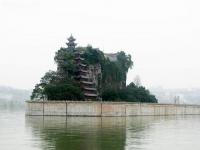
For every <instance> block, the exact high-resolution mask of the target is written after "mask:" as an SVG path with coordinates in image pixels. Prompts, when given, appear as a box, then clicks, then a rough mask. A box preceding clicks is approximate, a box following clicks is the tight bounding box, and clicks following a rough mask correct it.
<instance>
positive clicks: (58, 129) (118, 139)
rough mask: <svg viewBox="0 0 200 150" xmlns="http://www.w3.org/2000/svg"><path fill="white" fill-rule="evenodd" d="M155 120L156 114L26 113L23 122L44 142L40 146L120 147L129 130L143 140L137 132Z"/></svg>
mask: <svg viewBox="0 0 200 150" xmlns="http://www.w3.org/2000/svg"><path fill="white" fill-rule="evenodd" d="M156 120H158V118H157V119H156V118H155V117H135V118H126V117H102V118H101V117H55V116H54V117H51V116H44V117H41V116H29V117H26V125H27V127H28V126H30V127H32V130H33V134H35V135H39V136H40V138H41V140H43V141H45V142H46V143H44V144H42V145H43V149H50V148H52V149H56V150H65V149H66V148H67V149H69V150H83V149H84V150H88V149H92V150H111V149H115V150H123V149H125V145H126V132H127V131H129V130H130V131H131V132H132V134H134V136H135V138H136V139H142V138H143V136H144V135H142V134H140V133H142V131H143V130H145V129H147V128H149V127H148V124H149V123H151V122H154V121H156ZM127 126H128V128H127ZM129 127H131V128H129ZM38 132H39V133H38ZM128 136H130V135H129V134H128ZM46 146H47V147H46Z"/></svg>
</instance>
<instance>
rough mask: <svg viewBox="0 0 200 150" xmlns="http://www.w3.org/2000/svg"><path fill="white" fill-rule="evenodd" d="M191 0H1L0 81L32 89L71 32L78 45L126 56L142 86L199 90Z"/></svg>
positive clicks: (198, 26)
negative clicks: (129, 56) (88, 45)
mask: <svg viewBox="0 0 200 150" xmlns="http://www.w3.org/2000/svg"><path fill="white" fill-rule="evenodd" d="M199 4H200V2H199V1H195V0H192V1H191V0H190V1H189V0H185V1H181V0H169V1H159V0H152V1H148V0H141V1H132V0H115V1H114V0H110V1H105V0H101V1H100V0H85V1H81V0H74V1H66V0H58V1H51V0H48V1H47V0H43V1H40V0H18V1H15V0H0V18H1V24H0V39H1V44H0V52H1V55H0V68H1V73H0V85H5V86H11V87H15V88H21V89H33V88H34V86H35V84H36V83H38V82H39V80H40V78H41V77H42V76H43V75H44V74H45V72H47V71H48V70H55V69H56V65H55V63H54V59H53V58H54V55H55V52H56V51H57V50H58V49H59V48H60V47H65V46H66V45H65V43H66V42H67V38H68V36H70V34H71V33H72V34H73V36H74V37H75V38H76V39H77V43H78V45H79V46H86V45H87V44H91V45H92V46H93V47H96V48H99V49H100V50H103V51H104V52H112V53H114V52H117V51H120V50H124V51H125V52H126V53H129V54H131V55H132V58H133V61H134V67H133V69H132V70H130V71H129V74H128V82H131V81H133V79H134V77H135V76H136V75H139V76H140V77H141V81H142V85H144V86H146V87H159V86H160V87H164V88H198V87H200V80H199V76H200V59H199V58H198V57H199V54H200V51H199V50H200V43H199V40H200V10H199Z"/></svg>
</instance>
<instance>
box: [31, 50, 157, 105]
mask: <svg viewBox="0 0 200 150" xmlns="http://www.w3.org/2000/svg"><path fill="white" fill-rule="evenodd" d="M75 50H77V51H80V52H82V57H83V58H84V59H85V63H86V64H88V65H100V66H101V71H102V76H101V77H99V80H100V82H99V83H100V84H99V85H98V86H99V87H97V89H98V90H99V93H100V94H101V96H102V99H103V100H105V101H133V102H157V100H156V98H155V96H153V95H151V94H150V92H149V91H148V90H146V89H145V88H144V87H142V86H136V85H135V84H134V83H131V84H129V85H128V86H126V76H127V73H128V70H129V69H130V68H131V67H132V66H133V62H132V60H131V55H126V54H125V52H123V51H121V52H118V53H117V55H116V60H115V61H112V60H110V59H109V58H108V57H106V56H105V55H104V53H103V52H102V51H101V50H99V49H97V48H93V47H92V46H87V47H77V48H76V49H75ZM54 60H55V62H56V64H57V71H49V72H47V73H46V74H45V75H44V77H43V78H41V81H40V83H39V84H36V86H35V89H34V90H33V92H32V96H31V99H48V100H83V99H84V96H83V93H82V91H81V88H80V86H79V85H78V84H77V83H76V81H75V80H74V78H73V76H74V74H75V71H76V65H75V61H74V53H73V51H72V50H69V49H67V48H60V50H58V51H57V52H56V54H55V57H54Z"/></svg>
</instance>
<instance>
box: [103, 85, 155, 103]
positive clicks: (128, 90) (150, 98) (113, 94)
mask: <svg viewBox="0 0 200 150" xmlns="http://www.w3.org/2000/svg"><path fill="white" fill-rule="evenodd" d="M102 98H103V99H104V100H105V101H107V100H108V101H109V100H112V101H127V102H148V103H157V99H156V98H155V96H154V95H151V94H150V92H149V90H147V89H145V87H143V86H139V87H138V86H136V85H135V84H134V83H133V82H132V83H130V84H129V85H128V86H127V87H125V88H123V89H117V90H116V89H106V90H105V91H104V92H103V95H102Z"/></svg>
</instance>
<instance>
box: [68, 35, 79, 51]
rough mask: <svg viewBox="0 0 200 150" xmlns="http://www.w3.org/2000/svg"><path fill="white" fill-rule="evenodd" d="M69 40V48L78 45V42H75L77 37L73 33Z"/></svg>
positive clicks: (71, 48)
mask: <svg viewBox="0 0 200 150" xmlns="http://www.w3.org/2000/svg"><path fill="white" fill-rule="evenodd" d="M67 40H68V42H67V43H66V44H67V46H68V49H69V50H74V49H75V47H76V45H77V43H75V41H76V39H75V38H74V37H73V36H72V34H71V35H70V37H69V38H68V39H67Z"/></svg>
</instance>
